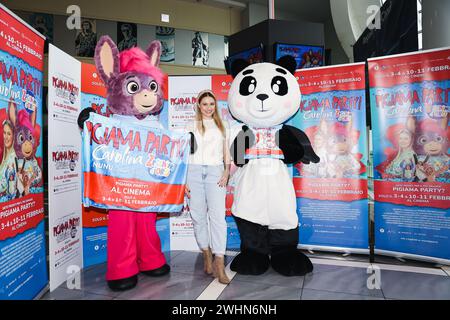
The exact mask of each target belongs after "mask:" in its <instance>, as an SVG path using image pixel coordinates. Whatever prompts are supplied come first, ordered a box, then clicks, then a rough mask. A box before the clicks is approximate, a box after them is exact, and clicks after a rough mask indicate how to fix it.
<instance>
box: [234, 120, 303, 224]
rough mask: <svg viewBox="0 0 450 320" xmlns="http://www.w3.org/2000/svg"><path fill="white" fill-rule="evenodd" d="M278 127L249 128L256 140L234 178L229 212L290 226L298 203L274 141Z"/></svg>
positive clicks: (243, 217)
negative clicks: (234, 184)
mask: <svg viewBox="0 0 450 320" xmlns="http://www.w3.org/2000/svg"><path fill="white" fill-rule="evenodd" d="M281 127H282V126H281V125H279V126H275V127H272V128H250V129H251V130H252V132H253V134H254V136H255V143H254V145H253V146H252V147H251V148H249V149H247V151H246V154H245V159H248V160H249V161H248V163H247V164H246V165H245V166H244V167H243V168H241V169H240V170H239V173H238V174H237V176H236V178H235V182H236V187H235V190H234V200H233V206H232V212H233V215H234V216H236V217H239V218H241V219H245V220H247V221H251V222H253V223H257V224H260V225H263V226H268V227H269V229H282V230H291V229H295V228H296V227H297V226H298V216H297V212H296V205H297V204H296V197H295V190H294V186H293V184H292V178H291V176H290V174H289V171H288V168H287V166H286V165H285V164H284V163H283V161H282V160H283V159H284V156H283V152H282V150H281V149H280V148H279V147H278V146H277V144H276V141H275V137H276V133H277V131H278V130H280V129H281Z"/></svg>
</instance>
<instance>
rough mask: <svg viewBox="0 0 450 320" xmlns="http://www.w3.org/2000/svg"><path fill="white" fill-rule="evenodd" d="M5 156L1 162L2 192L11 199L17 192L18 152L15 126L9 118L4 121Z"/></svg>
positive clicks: (0, 188)
mask: <svg viewBox="0 0 450 320" xmlns="http://www.w3.org/2000/svg"><path fill="white" fill-rule="evenodd" d="M3 144H4V146H3V158H2V160H1V161H2V162H1V164H0V174H1V184H0V193H1V194H2V195H3V194H4V195H6V196H7V198H8V199H9V200H11V199H14V198H15V196H16V192H17V176H16V166H15V160H16V152H15V151H14V127H13V125H12V123H11V121H9V120H5V121H3Z"/></svg>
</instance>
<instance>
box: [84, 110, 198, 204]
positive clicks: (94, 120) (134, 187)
mask: <svg viewBox="0 0 450 320" xmlns="http://www.w3.org/2000/svg"><path fill="white" fill-rule="evenodd" d="M189 148H190V136H189V135H188V134H181V133H175V132H171V131H167V130H163V129H158V128H152V127H148V126H144V125H140V124H138V123H136V122H134V121H129V120H128V119H126V120H123V119H117V118H114V117H112V118H107V117H103V116H101V115H98V114H95V113H91V114H90V117H89V119H88V120H87V121H86V122H85V125H84V131H83V171H84V191H83V204H84V206H85V207H90V206H93V207H97V208H103V209H122V210H134V211H141V212H180V211H181V209H182V207H183V198H184V187H185V181H186V174H187V160H188V156H189V150H190V149H189Z"/></svg>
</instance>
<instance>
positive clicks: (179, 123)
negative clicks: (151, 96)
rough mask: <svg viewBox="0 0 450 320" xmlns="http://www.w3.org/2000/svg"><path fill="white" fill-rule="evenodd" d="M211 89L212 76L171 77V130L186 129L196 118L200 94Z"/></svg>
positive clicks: (169, 91)
mask: <svg viewBox="0 0 450 320" xmlns="http://www.w3.org/2000/svg"><path fill="white" fill-rule="evenodd" d="M206 89H211V76H174V77H169V88H168V95H169V97H168V98H169V105H168V107H169V119H168V126H169V127H168V129H169V130H184V129H185V128H186V126H187V125H188V124H189V123H191V122H193V121H194V120H195V104H196V103H197V96H198V94H199V93H200V92H201V91H203V90H206Z"/></svg>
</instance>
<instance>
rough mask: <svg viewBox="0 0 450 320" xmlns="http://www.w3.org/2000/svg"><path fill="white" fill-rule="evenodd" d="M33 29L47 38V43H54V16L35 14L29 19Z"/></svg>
mask: <svg viewBox="0 0 450 320" xmlns="http://www.w3.org/2000/svg"><path fill="white" fill-rule="evenodd" d="M28 21H29V23H30V24H31V26H32V27H33V28H35V29H36V30H37V31H38V32H40V33H41V34H42V35H43V36H45V38H46V41H48V42H50V43H52V42H53V15H51V14H46V13H33V14H31V15H30V17H29V19H28Z"/></svg>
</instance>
